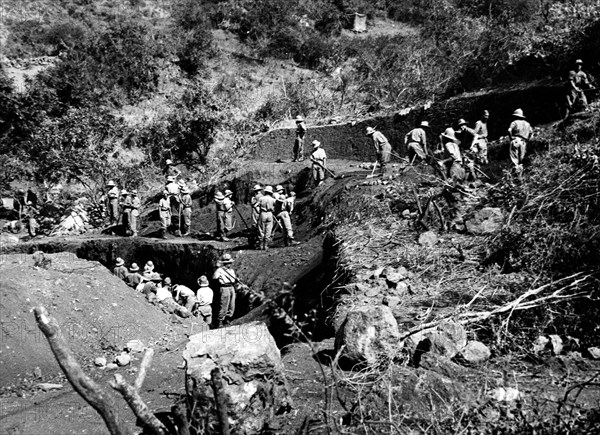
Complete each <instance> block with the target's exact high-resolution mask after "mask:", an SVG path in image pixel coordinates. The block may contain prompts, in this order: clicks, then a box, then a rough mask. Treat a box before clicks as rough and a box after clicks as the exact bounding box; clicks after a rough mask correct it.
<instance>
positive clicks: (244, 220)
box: [233, 204, 250, 230]
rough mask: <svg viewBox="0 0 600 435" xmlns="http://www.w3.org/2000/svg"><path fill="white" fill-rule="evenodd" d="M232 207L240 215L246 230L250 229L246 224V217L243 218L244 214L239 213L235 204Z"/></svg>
mask: <svg viewBox="0 0 600 435" xmlns="http://www.w3.org/2000/svg"><path fill="white" fill-rule="evenodd" d="M233 209H234V210H235V211H237V214H238V215H239V216H240V218H241V219H242V222H244V225H245V227H246V229H247V230H249V229H250V227H249V226H248V224H247V223H246V219H244V216H242V214H241V213H240V211H239V210H238V208H237V207H236V206H235V204H233Z"/></svg>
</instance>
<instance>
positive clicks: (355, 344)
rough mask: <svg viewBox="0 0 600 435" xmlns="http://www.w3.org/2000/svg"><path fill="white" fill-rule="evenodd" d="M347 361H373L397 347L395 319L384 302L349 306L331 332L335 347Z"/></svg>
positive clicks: (395, 351)
mask: <svg viewBox="0 0 600 435" xmlns="http://www.w3.org/2000/svg"><path fill="white" fill-rule="evenodd" d="M342 347H343V350H342V356H343V357H344V358H345V359H346V360H347V361H349V362H352V363H355V364H359V363H367V364H376V363H377V362H380V361H382V360H387V359H390V358H393V357H394V356H395V355H396V353H397V352H398V351H399V350H400V348H401V346H400V334H399V332H398V323H397V322H396V319H395V318H394V315H393V314H392V310H391V309H390V308H389V307H386V306H384V305H375V306H373V305H366V306H362V307H356V308H353V309H352V310H351V311H349V312H348V314H347V315H346V319H345V320H344V323H343V324H342V325H341V327H340V328H339V329H338V330H337V332H336V334H335V350H336V352H339V351H340V349H342Z"/></svg>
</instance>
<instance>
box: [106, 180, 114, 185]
mask: <svg viewBox="0 0 600 435" xmlns="http://www.w3.org/2000/svg"><path fill="white" fill-rule="evenodd" d="M106 185H107V186H116V184H115V182H114V181H112V180H110V181H109V182H108V183H106Z"/></svg>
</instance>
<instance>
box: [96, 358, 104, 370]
mask: <svg viewBox="0 0 600 435" xmlns="http://www.w3.org/2000/svg"><path fill="white" fill-rule="evenodd" d="M94 365H95V366H96V367H101V368H104V367H106V358H104V357H103V356H99V357H98V358H96V359H95V360H94Z"/></svg>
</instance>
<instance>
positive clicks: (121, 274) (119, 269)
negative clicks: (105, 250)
mask: <svg viewBox="0 0 600 435" xmlns="http://www.w3.org/2000/svg"><path fill="white" fill-rule="evenodd" d="M127 274H128V270H127V267H125V261H123V259H122V258H121V257H117V261H116V262H115V268H114V269H113V275H114V276H116V277H118V278H121V279H122V280H123V281H124V280H125V278H126V277H127Z"/></svg>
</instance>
